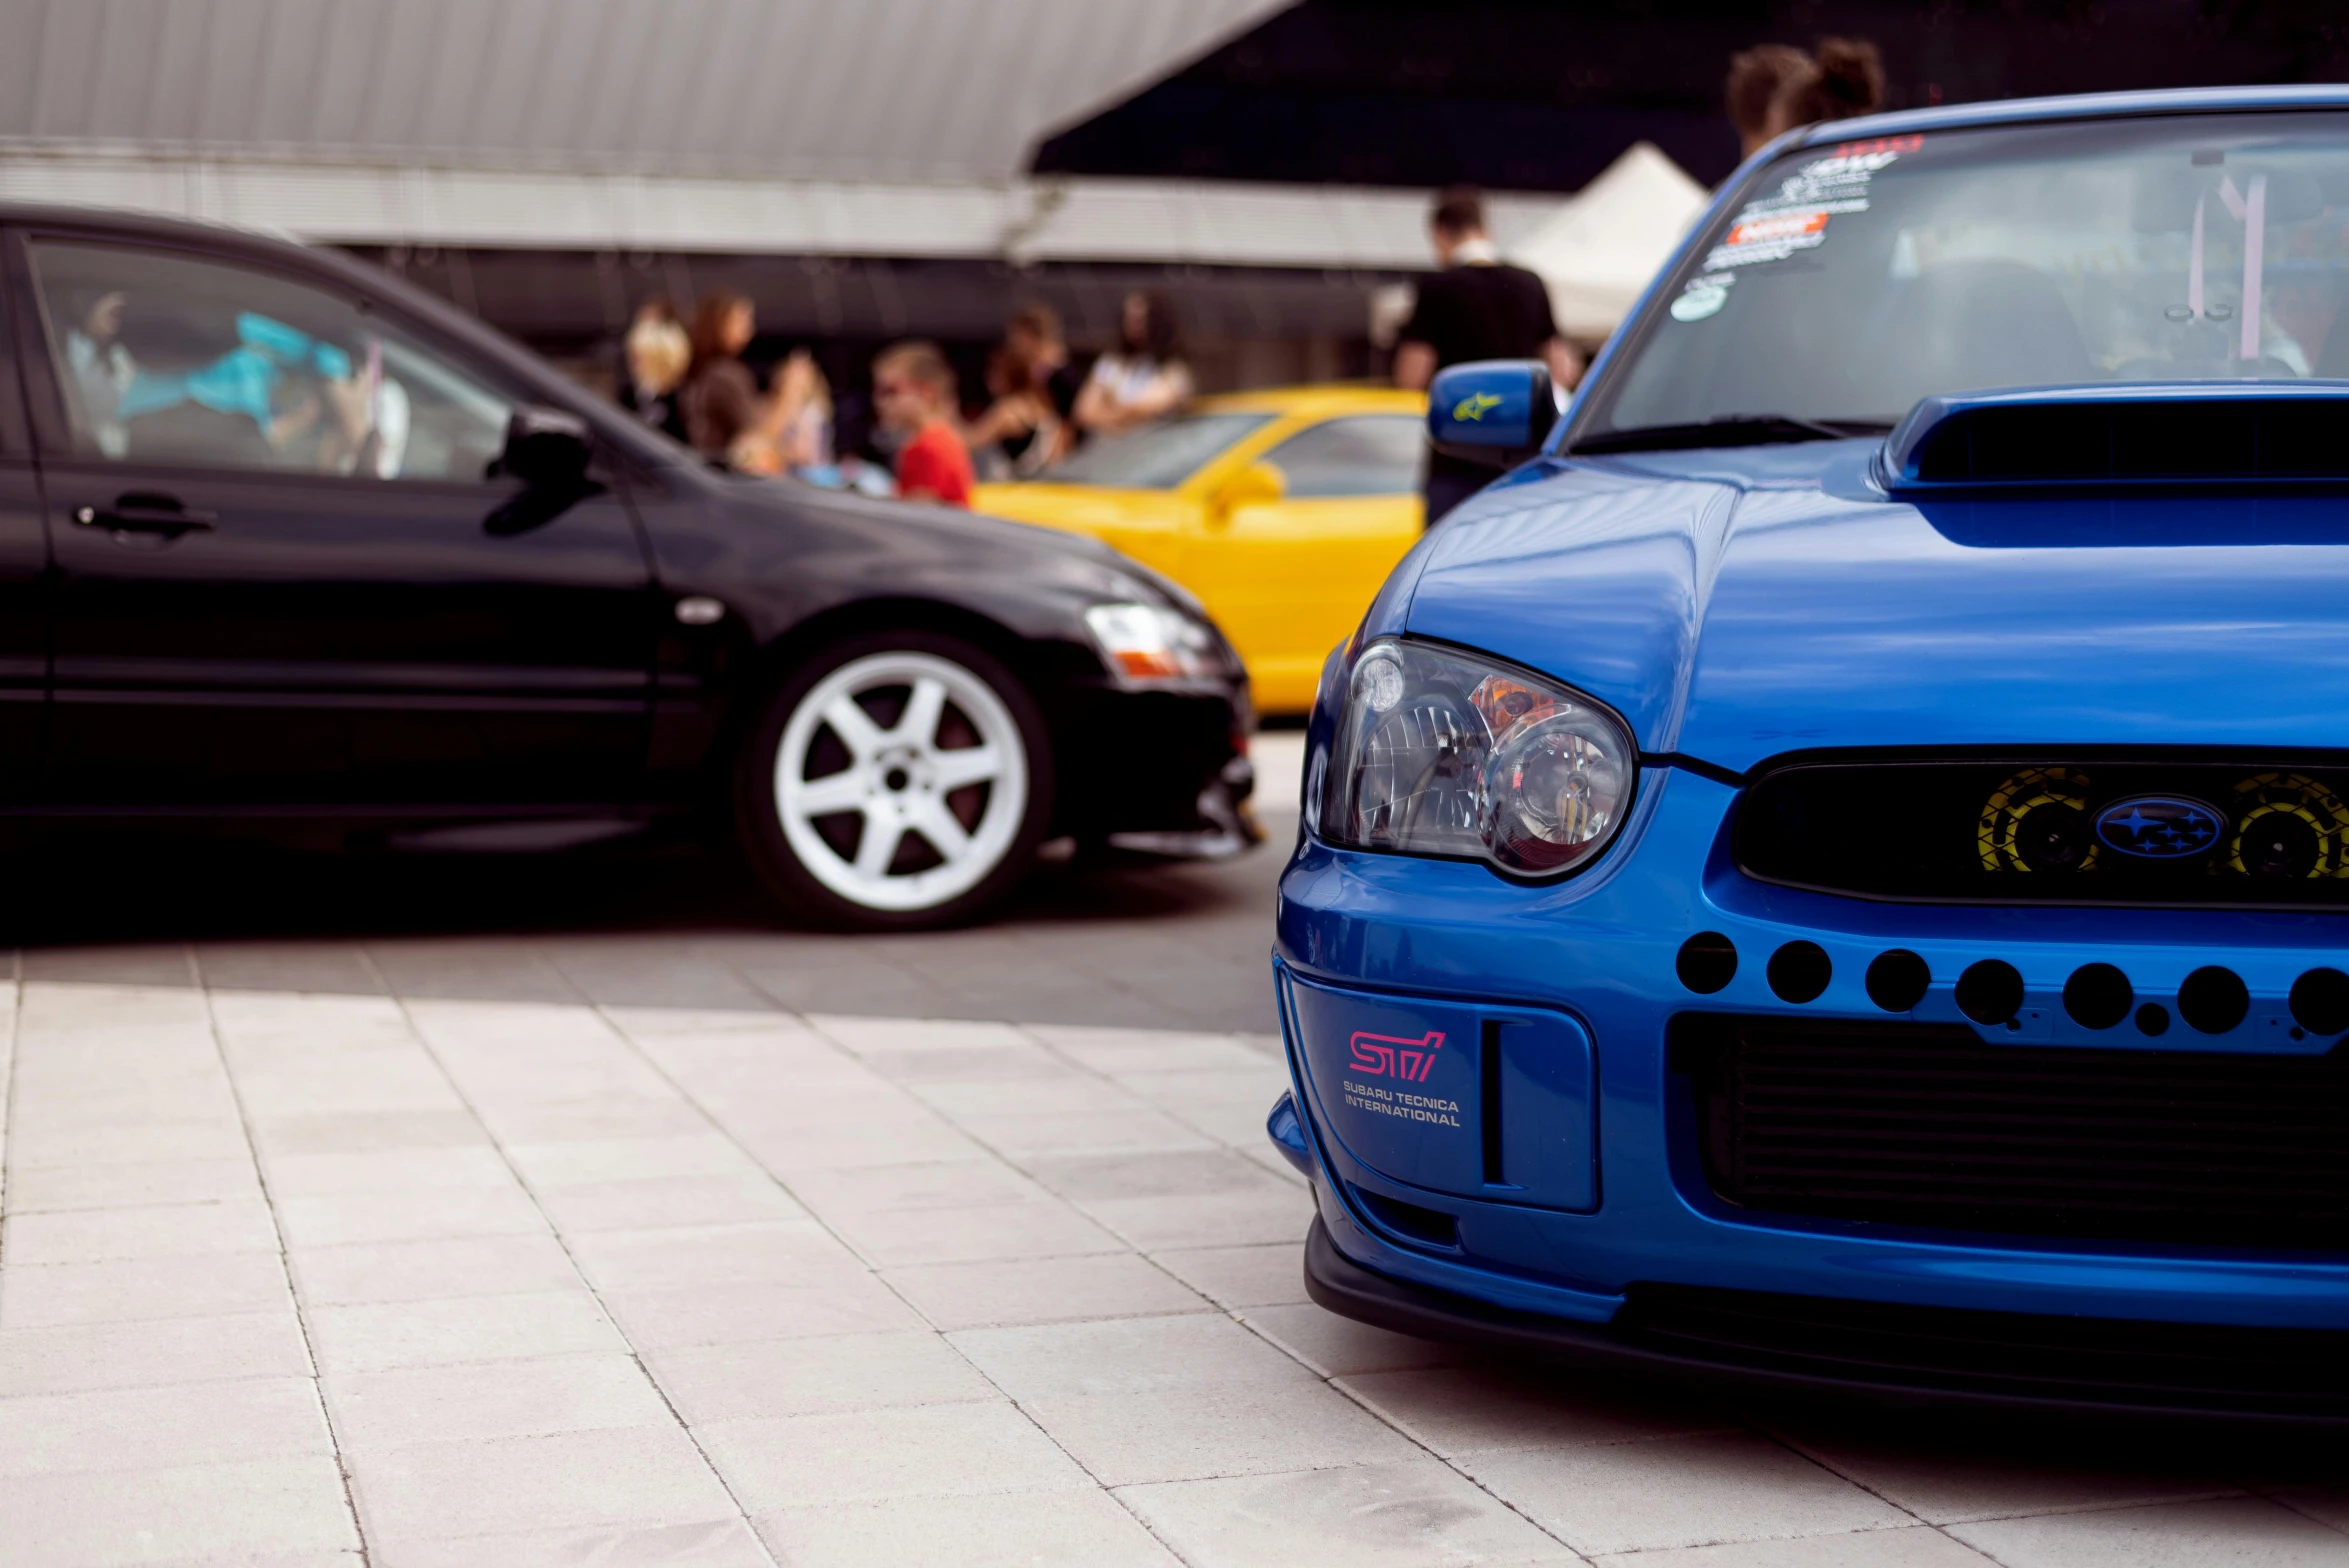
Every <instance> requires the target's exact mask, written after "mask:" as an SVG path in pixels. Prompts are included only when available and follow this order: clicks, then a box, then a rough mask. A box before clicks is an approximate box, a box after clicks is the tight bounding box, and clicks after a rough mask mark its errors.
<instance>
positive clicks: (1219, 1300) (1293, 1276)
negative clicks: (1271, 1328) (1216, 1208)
mask: <svg viewBox="0 0 2349 1568" xmlns="http://www.w3.org/2000/svg"><path fill="white" fill-rule="evenodd" d="M1150 1261H1151V1262H1153V1263H1155V1264H1157V1265H1158V1266H1159V1267H1160V1268H1162V1269H1164V1270H1166V1271H1167V1272H1168V1273H1169V1274H1172V1275H1173V1276H1175V1278H1177V1279H1179V1280H1181V1281H1182V1282H1183V1283H1184V1284H1186V1285H1188V1286H1190V1287H1191V1288H1192V1289H1193V1290H1196V1291H1198V1292H1199V1293H1200V1294H1201V1295H1204V1296H1205V1297H1207V1299H1208V1300H1210V1301H1212V1302H1214V1303H1215V1304H1216V1305H1217V1306H1219V1307H1226V1308H1236V1307H1279V1306H1288V1305H1290V1304H1292V1303H1295V1302H1300V1301H1304V1300H1306V1299H1307V1298H1306V1295H1305V1249H1304V1248H1303V1247H1302V1246H1299V1245H1297V1244H1295V1243H1293V1242H1285V1241H1276V1242H1269V1243H1265V1244H1263V1245H1259V1246H1252V1247H1174V1248H1168V1249H1166V1250H1164V1251H1160V1252H1153V1253H1151V1254H1150Z"/></svg>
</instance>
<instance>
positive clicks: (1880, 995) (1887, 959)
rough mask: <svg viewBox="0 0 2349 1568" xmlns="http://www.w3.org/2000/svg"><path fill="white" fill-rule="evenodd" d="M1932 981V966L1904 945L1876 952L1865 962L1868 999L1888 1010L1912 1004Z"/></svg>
mask: <svg viewBox="0 0 2349 1568" xmlns="http://www.w3.org/2000/svg"><path fill="white" fill-rule="evenodd" d="M1932 984H1933V970H1932V967H1931V966H1930V965H1928V964H1927V963H1926V962H1925V960H1924V959H1922V958H1920V957H1919V956H1918V955H1916V954H1915V953H1912V952H1910V951H1909V950H1908V949H1907V948H1905V947H1896V948H1893V949H1892V950H1891V951H1890V952H1885V953H1878V954H1877V955H1876V961H1875V962H1874V963H1872V964H1870V965H1869V966H1868V1000H1869V1001H1871V1002H1874V1003H1875V1004H1876V1005H1877V1006H1878V1007H1881V1008H1883V1009H1884V1010H1885V1011H1886V1012H1888V1013H1905V1012H1907V1011H1908V1010H1909V1009H1911V1008H1913V1007H1915V1006H1916V1005H1917V1004H1918V1003H1919V1002H1922V1001H1923V1000H1925V992H1926V991H1927V990H1928V989H1929V988H1930V987H1931V986H1932Z"/></svg>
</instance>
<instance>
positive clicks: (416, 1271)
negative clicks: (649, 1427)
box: [286, 1233, 580, 1307]
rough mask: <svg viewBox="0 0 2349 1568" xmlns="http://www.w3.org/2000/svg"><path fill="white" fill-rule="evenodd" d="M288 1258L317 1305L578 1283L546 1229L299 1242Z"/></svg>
mask: <svg viewBox="0 0 2349 1568" xmlns="http://www.w3.org/2000/svg"><path fill="white" fill-rule="evenodd" d="M286 1261H287V1263H288V1265H289V1266H290V1267H291V1268H292V1270H293V1276H294V1279H295V1281H296V1283H297V1284H299V1285H300V1287H301V1291H302V1300H303V1301H304V1303H305V1304H307V1305H309V1306H311V1307H341V1306H353V1305H358V1304H361V1303H365V1302H374V1301H430V1300H435V1299H441V1298H454V1297H459V1296H511V1295H521V1294H525V1293H528V1292H531V1291H550V1290H576V1289H578V1288H579V1284H580V1279H579V1270H578V1268H577V1267H576V1266H575V1265H574V1264H573V1263H572V1262H571V1255H570V1254H569V1253H567V1252H565V1251H564V1250H563V1246H562V1243H560V1242H558V1241H557V1240H555V1238H554V1237H552V1236H549V1235H545V1234H543V1233H542V1234H539V1235H528V1236H457V1237H432V1238H428V1239H426V1240H423V1241H372V1242H362V1243H360V1244H358V1245H355V1246H346V1247H296V1248H294V1249H293V1250H292V1251H291V1252H290V1253H288V1254H287V1259H286Z"/></svg>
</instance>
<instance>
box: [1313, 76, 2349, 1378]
mask: <svg viewBox="0 0 2349 1568" xmlns="http://www.w3.org/2000/svg"><path fill="white" fill-rule="evenodd" d="M1429 418H1430V424H1431V434H1432V436H1433V439H1434V440H1435V441H1436V442H1437V444H1438V445H1439V446H1441V447H1443V448H1444V449H1446V450H1449V451H1453V452H1458V453H1470V454H1483V455H1485V456H1487V457H1488V458H1490V459H1491V460H1492V461H1493V463H1494V464H1495V466H1496V467H1497V468H1503V469H1505V470H1506V472H1505V473H1504V475H1503V476H1502V477H1500V478H1498V479H1497V480H1496V482H1495V483H1494V484H1492V485H1491V486H1490V487H1489V488H1488V489H1486V490H1485V491H1484V492H1483V493H1482V494H1481V495H1479V496H1478V497H1477V498H1476V499H1475V500H1473V501H1472V502H1470V503H1468V504H1467V505H1464V506H1463V507H1461V508H1460V509H1459V510H1458V511H1457V512H1456V513H1454V514H1453V516H1452V517H1451V518H1449V519H1448V520H1446V521H1445V522H1444V523H1443V524H1442V525H1441V526H1440V527H1438V528H1437V529H1435V530H1434V531H1433V532H1431V533H1430V534H1429V535H1428V536H1427V537H1426V538H1425V539H1424V540H1423V541H1422V542H1421V543H1420V544H1419V546H1418V547H1417V548H1416V549H1415V550H1414V551H1413V552H1412V554H1411V555H1410V556H1409V557H1407V558H1406V560H1405V561H1404V562H1403V564H1402V565H1401V566H1400V567H1399V568H1398V569H1397V570H1396V572H1395V574H1394V576H1393V578H1392V579H1391V580H1390V581H1389V582H1388V583H1387V584H1386V586H1385V588H1384V590H1383V591H1382V592H1381V594H1380V595H1379V597H1378V599H1377V601H1376V603H1375V604H1374V605H1373V606H1372V608H1371V610H1370V612H1369V614H1368V616H1367V618H1366V619H1365V620H1364V622H1363V624H1362V626H1361V628H1360V630H1359V632H1358V633H1357V634H1356V636H1355V637H1354V638H1353V639H1352V640H1351V641H1350V642H1348V643H1347V644H1346V645H1345V646H1344V647H1343V648H1341V649H1339V650H1338V651H1337V652H1336V653H1335V654H1334V655H1333V656H1332V658H1331V660H1330V663H1329V665H1328V668H1327V670H1326V671H1325V673H1324V676H1323V679H1322V684H1321V689H1320V695H1319V699H1318V704H1317V706H1316V708H1315V711H1314V715H1313V719H1312V725H1311V730H1310V734H1309V740H1308V750H1307V763H1306V780H1305V789H1306V806H1305V813H1304V824H1303V828H1302V831H1301V833H1300V838H1299V842H1298V845H1297V848H1296V852H1295V856H1294V858H1293V859H1292V860H1291V862H1290V864H1289V866H1288V868H1287V870H1286V872H1285V873H1284V875H1283V878H1282V883H1281V897H1280V917H1279V939H1278V947H1277V951H1276V955H1275V966H1276V970H1277V981H1278V990H1279V996H1280V1002H1281V1008H1282V1023H1283V1028H1284V1030H1285V1034H1286V1040H1287V1049H1288V1058H1289V1065H1290V1070H1291V1075H1292V1080H1293V1089H1292V1093H1291V1095H1289V1096H1288V1097H1284V1099H1283V1100H1282V1101H1281V1103H1280V1104H1279V1105H1278V1106H1276V1107H1275V1109H1274V1113H1273V1117H1272V1123H1271V1129H1270V1130H1271V1132H1272V1135H1273V1137H1274V1140H1275V1142H1276V1143H1278V1144H1279V1145H1280V1146H1281V1148H1282V1149H1283V1150H1284V1151H1285V1152H1286V1153H1287V1154H1288V1155H1289V1157H1290V1158H1291V1159H1293V1160H1294V1161H1295V1162H1296V1163H1297V1164H1298V1166H1299V1167H1300V1168H1301V1169H1303V1170H1304V1171H1305V1172H1306V1173H1307V1174H1308V1175H1309V1176H1310V1177H1311V1178H1312V1181H1313V1183H1314V1188H1315V1192H1316V1195H1317V1207H1318V1211H1319V1217H1318V1219H1317V1221H1316V1223H1315V1225H1314V1227H1313V1230H1312V1232H1311V1236H1310V1239H1309V1241H1308V1243H1307V1250H1306V1273H1307V1279H1308V1283H1309V1285H1310V1288H1311V1291H1312V1294H1313V1296H1314V1299H1315V1300H1317V1301H1319V1302H1320V1303H1322V1304H1323V1305H1324V1306H1326V1307H1328V1308H1330V1309H1332V1310H1334V1311H1337V1312H1340V1313H1344V1314H1347V1315H1349V1316H1352V1317H1355V1318H1359V1319H1362V1320H1364V1321H1367V1322H1371V1323H1377V1324H1382V1325H1385V1326H1387V1327H1390V1328H1395V1329H1400V1330H1403V1331H1405V1332H1409V1333H1414V1334H1422V1335H1431V1336H1443V1337H1452V1338H1466V1339H1473V1340H1480V1341H1484V1342H1487V1343H1493V1344H1499V1345H1504V1346H1514V1347H1518V1348H1520V1349H1523V1350H1526V1351H1534V1352H1541V1353H1545V1354H1551V1355H1558V1356H1565V1357H1569V1358H1594V1359H1603V1360H1606V1361H1609V1362H1612V1363H1617V1364H1623V1365H1629V1366H1634V1367H1637V1366H1646V1367H1650V1368H1654V1369H1659V1370H1665V1371H1671V1372H1674V1373H1678V1374H1684V1375H1702V1376H1704V1377H1707V1378H1711V1379H1715V1380H1728V1381H1730V1382H1732V1383H1735V1384H1741V1385H1743V1386H1745V1387H1747V1388H1755V1389H1781V1390H1798V1391H1799V1390H1816V1389H1822V1388H1837V1389H1842V1390H1846V1391H1852V1390H1857V1391H1863V1392H1866V1391H1872V1392H1873V1393H1874V1394H1875V1395H1876V1396H1877V1397H1881V1398H1890V1399H1896V1400H1902V1401H1906V1400H1912V1399H1932V1400H1958V1401H1979V1402H2006V1401H2024V1402H2038V1403H2039V1404H2040V1405H2041V1406H2042V1407H2047V1408H2052V1407H2057V1406H2061V1407H2065V1408H2070V1409H2080V1408H2086V1409H2092V1410H2105V1411H2109V1410H2114V1409H2120V1410H2126V1411H2133V1412H2139V1413H2150V1412H2186V1413H2190V1414H2196V1415H2198V1416H2199V1415H2201V1414H2218V1413H2229V1414H2233V1415H2236V1416H2249V1417H2252V1418H2256V1419H2260V1420H2275V1421H2286V1422H2295V1421H2306V1422H2323V1421H2330V1420H2336V1419H2340V1418H2343V1417H2345V1416H2349V1355H2345V1354H2344V1352H2345V1351H2349V1043H2345V1037H2349V89H2313V90H2277V91H2262V92H2227V93H2162V94H2145V95H2129V96H2115V97H2096V98H2074V99H2063V100H2049V101H2040V102H2027V103H2002V104H1992V105H1983V106H1976V107H1968V108H1953V109H1941V110H1932V111H1925V112H1918V113H1904V114H1894V115H1886V116H1882V117H1879V118H1874V119H1869V120H1865V121H1847V122H1844V123H1843V124H1840V125H1831V126H1819V127H1813V128H1811V129H1809V130H1807V131H1803V132H1797V133H1795V134H1793V135H1792V136H1790V137H1788V138H1786V139H1783V140H1781V141H1780V142H1779V143H1777V144H1776V145H1774V146H1773V147H1771V148H1769V149H1766V150H1765V151H1764V152H1762V153H1760V154H1758V155H1757V156H1756V157H1755V158H1754V159H1753V160H1752V161H1751V162H1749V163H1748V164H1747V165H1746V166H1745V167H1744V168H1743V169H1742V170H1741V171H1740V172H1739V173H1738V174H1737V175H1736V176H1735V177H1734V178H1733V179H1732V180H1731V181H1730V182H1729V184H1728V185H1727V186H1726V187H1725V188H1724V189H1723V191H1722V193H1721V195H1720V198H1719V199H1718V201H1717V202H1716V203H1715V204H1714V206H1713V209H1712V211H1711V213H1710V214H1709V216H1708V217H1707V218H1706V219H1705V220H1704V221H1703V222H1702V223H1700V224H1699V225H1698V227H1697V229H1696V230H1695V231H1694V232H1693V233H1692V235H1691V237H1690V239H1689V240H1688V242H1687V243H1686V245H1685V246H1684V247H1683V249H1682V251H1681V253H1680V255H1679V256H1678V258H1677V259H1676V261H1675V262H1674V263H1673V264H1672V265H1671V266H1670V267H1669V268H1668V269H1667V270H1666V271H1665V272H1664V273H1663V274H1661V275H1660V277H1659V279H1658V281H1657V283H1656V284H1655V286H1654V287H1653V288H1652V289H1651V291H1650V293H1649V295H1648V296H1647V298H1646V299H1645V301H1644V302H1643V303H1642V305H1641V306H1640V308H1639V309H1638V311H1637V312H1636V313H1635V315H1634V316H1633V318H1632V319H1631V320H1630V321H1629V322H1628V323H1627V324H1626V325H1625V327H1624V328H1623V329H1622V331H1621V332H1620V333H1619V334H1618V335H1617V337H1616V339H1615V341H1614V342H1613V344H1612V345H1611V346H1610V348H1609V349H1608V351H1607V352H1606V353H1605V354H1604V355H1603V356H1602V357H1601V359H1600V361H1599V362H1598V364H1597V365H1596V366H1595V367H1594V368H1593V370H1592V372H1591V374H1590V376H1589V378H1588V379H1587V380H1586V382H1585V384H1584V385H1583V387H1582V388H1581V389H1580V391H1579V392H1578V394H1577V395H1576V397H1575V400H1574V401H1573V403H1572V405H1571V406H1570V407H1569V408H1567V409H1566V410H1565V411H1564V413H1563V414H1562V415H1561V414H1560V413H1559V411H1558V409H1557V404H1556V402H1555V401H1554V399H1553V397H1552V395H1551V391H1550V387H1549V384H1548V382H1547V380H1546V378H1545V375H1544V373H1543V372H1542V371H1541V369H1540V368H1539V367H1537V366H1533V365H1525V364H1513V363H1511V364H1484V365H1473V366H1464V367H1457V368H1455V369H1452V370H1450V371H1447V372H1446V373H1445V374H1444V375H1443V376H1442V377H1441V378H1439V380H1438V382H1437V384H1436V387H1435V389H1434V392H1433V397H1432V403H1431V412H1430V416H1429Z"/></svg>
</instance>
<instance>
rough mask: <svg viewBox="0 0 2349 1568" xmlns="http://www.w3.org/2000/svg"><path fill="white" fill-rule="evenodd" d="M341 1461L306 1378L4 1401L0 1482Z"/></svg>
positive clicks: (0, 1422) (95, 1391) (0, 1413)
mask: <svg viewBox="0 0 2349 1568" xmlns="http://www.w3.org/2000/svg"><path fill="white" fill-rule="evenodd" d="M333 1453H334V1442H333V1439H332V1438H331V1437H330V1436H329V1435H328V1433H327V1429H326V1418H325V1416H324V1414H323V1413H322V1412H321V1411H320V1410H319V1408H318V1390H317V1388H316V1386H315V1385H314V1384H312V1383H311V1381H310V1380H309V1379H308V1378H303V1377H257V1378H238V1379H233V1380H231V1381H227V1382H219V1383H174V1384H169V1385H166V1386H162V1387H154V1388H109V1389H89V1390H84V1391H81V1392H77V1393H70V1394H25V1395H18V1396H16V1397H14V1398H9V1399H0V1476H11V1475H57V1474H62V1473H65V1472H69V1471H85V1470H166V1469H178V1468H184V1467H186V1466H189V1465H209V1464H231V1463H235V1462H238V1461H242V1460H248V1459H285V1458H294V1457H298V1456H301V1455H306V1454H307V1455H322V1456H328V1457H331V1456H332V1455H333ZM0 1533H5V1532H0ZM0 1555H4V1554H0Z"/></svg>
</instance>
